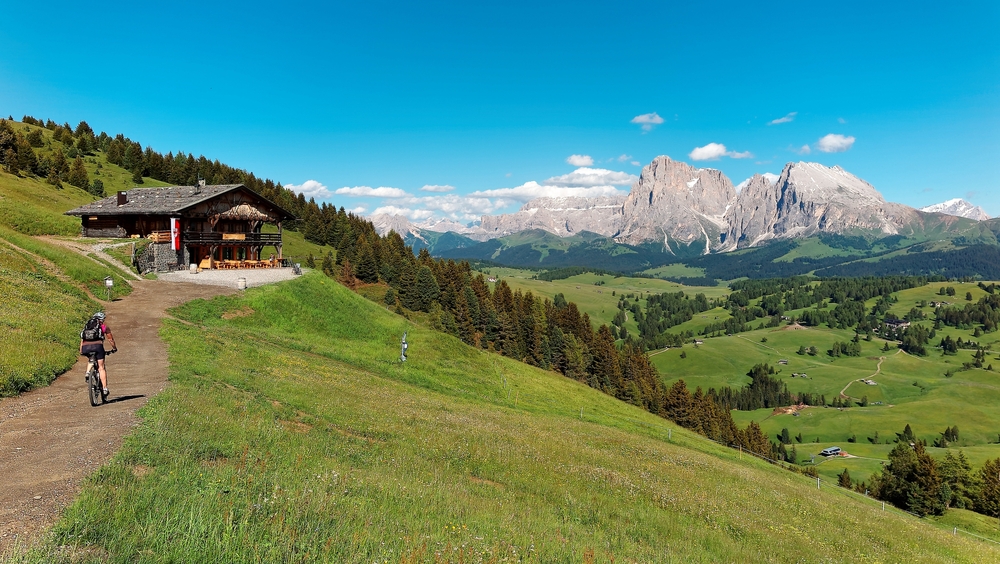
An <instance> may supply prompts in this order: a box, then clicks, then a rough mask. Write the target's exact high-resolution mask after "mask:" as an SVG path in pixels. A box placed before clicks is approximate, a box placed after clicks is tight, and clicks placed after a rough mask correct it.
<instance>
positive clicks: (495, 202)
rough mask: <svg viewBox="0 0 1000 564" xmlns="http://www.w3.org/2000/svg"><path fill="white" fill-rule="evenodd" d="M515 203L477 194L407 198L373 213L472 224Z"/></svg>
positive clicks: (417, 219) (415, 219)
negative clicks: (451, 220) (433, 218)
mask: <svg viewBox="0 0 1000 564" xmlns="http://www.w3.org/2000/svg"><path fill="white" fill-rule="evenodd" d="M514 203H515V202H514V201H513V200H510V199H503V198H496V199H490V198H485V197H481V196H476V195H470V196H460V195H458V194H446V195H442V196H407V197H405V198H399V199H396V200H394V201H393V203H392V204H390V205H385V206H380V207H378V208H376V209H375V211H373V212H372V214H373V215H374V214H379V213H385V214H390V215H403V216H406V217H408V218H410V219H411V220H413V221H423V220H425V219H428V218H432V217H446V218H450V219H454V220H456V221H472V220H476V219H479V218H480V217H481V216H482V215H483V214H493V213H497V212H498V211H501V210H503V209H504V208H507V207H510V206H511V205H513V204H514Z"/></svg>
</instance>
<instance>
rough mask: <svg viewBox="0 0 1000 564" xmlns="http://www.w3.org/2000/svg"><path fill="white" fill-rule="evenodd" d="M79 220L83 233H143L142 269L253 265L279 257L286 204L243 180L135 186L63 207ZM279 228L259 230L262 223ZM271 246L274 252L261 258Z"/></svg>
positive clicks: (288, 217) (138, 235)
mask: <svg viewBox="0 0 1000 564" xmlns="http://www.w3.org/2000/svg"><path fill="white" fill-rule="evenodd" d="M66 215H75V216H79V217H80V218H81V220H82V225H81V234H82V235H83V236H84V237H115V238H136V239H138V238H145V239H149V240H150V241H151V243H150V245H149V246H148V247H147V249H146V251H145V252H144V254H143V256H142V257H139V258H138V259H137V260H138V262H139V263H140V264H144V265H145V268H140V270H143V271H151V270H158V271H163V270H173V269H178V268H182V269H183V268H187V267H188V265H189V264H197V265H198V266H199V267H200V268H257V267H261V266H278V265H279V264H280V263H281V261H282V258H283V257H282V254H281V246H282V243H281V235H282V222H284V221H290V220H294V219H295V216H293V215H292V214H291V213H289V212H288V211H287V210H284V209H282V208H281V207H280V206H278V205H277V204H275V203H274V202H271V201H269V200H267V199H266V198H264V197H263V196H261V195H260V194H257V193H256V192H254V191H253V190H250V189H249V188H247V187H246V186H244V185H242V184H222V185H211V186H207V185H205V183H204V182H201V183H199V185H198V186H170V187H165V188H133V189H132V190H127V191H122V192H118V194H117V195H115V196H112V197H110V198H104V199H103V200H98V201H96V202H92V203H90V204H87V205H85V206H80V207H78V208H76V209H74V210H70V211H68V212H66ZM268 223H270V224H273V225H275V226H276V227H277V233H263V232H262V229H263V227H264V225H265V224H268ZM266 247H273V248H274V251H275V254H276V255H277V256H276V257H275V256H274V255H272V256H271V257H269V259H268V260H266V261H265V260H262V257H263V255H264V249H265V248H266Z"/></svg>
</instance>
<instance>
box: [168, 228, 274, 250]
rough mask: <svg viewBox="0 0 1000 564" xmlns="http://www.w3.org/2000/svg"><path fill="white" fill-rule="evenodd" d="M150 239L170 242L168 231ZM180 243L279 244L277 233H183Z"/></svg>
mask: <svg viewBox="0 0 1000 564" xmlns="http://www.w3.org/2000/svg"><path fill="white" fill-rule="evenodd" d="M149 238H150V239H152V240H153V241H159V240H161V239H162V241H163V242H169V241H170V232H169V231H154V232H153V233H150V236H149ZM181 243H182V244H185V245H237V246H239V245H274V244H276V243H281V234H279V233H215V232H207V233H202V232H189V231H186V232H183V233H181Z"/></svg>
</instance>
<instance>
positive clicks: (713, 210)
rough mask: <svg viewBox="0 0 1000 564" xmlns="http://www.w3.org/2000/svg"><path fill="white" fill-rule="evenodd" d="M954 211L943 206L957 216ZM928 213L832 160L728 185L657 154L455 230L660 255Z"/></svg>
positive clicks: (853, 229) (864, 230)
mask: <svg viewBox="0 0 1000 564" xmlns="http://www.w3.org/2000/svg"><path fill="white" fill-rule="evenodd" d="M952 203H954V201H952V202H946V203H945V204H952ZM963 203H965V204H967V202H963ZM964 209H965V208H961V207H959V208H955V209H953V210H952V211H953V213H954V214H955V215H958V213H957V211H962V210H964ZM977 209H978V208H977ZM935 211H937V210H935ZM979 211H981V209H980V210H979ZM942 213H947V212H942ZM984 215H985V214H984ZM934 218H941V216H938V215H928V213H927V212H925V211H918V210H916V209H914V208H911V207H909V206H906V205H903V204H897V203H893V202H887V201H885V199H884V198H883V197H882V195H881V194H880V193H879V192H878V191H877V190H876V189H875V188H874V187H873V186H872V185H871V184H869V183H868V182H866V181H864V180H862V179H860V178H858V177H857V176H855V175H853V174H851V173H850V172H847V171H846V170H844V169H843V168H841V167H839V166H834V167H826V166H824V165H821V164H818V163H808V162H797V163H788V164H786V165H785V167H784V168H783V169H782V172H781V174H780V175H774V174H763V175H754V176H753V177H751V178H749V179H747V180H745V181H743V182H741V183H740V184H739V186H738V187H736V186H734V185H733V183H732V181H731V180H730V179H729V178H728V177H726V176H725V174H723V173H722V172H721V171H719V170H716V169H711V168H695V167H693V166H691V165H689V164H687V163H684V162H680V161H674V160H672V159H671V158H670V157H667V156H660V157H657V158H655V159H653V161H652V162H651V163H650V164H648V165H646V166H645V167H644V168H643V170H642V173H641V175H640V177H639V180H638V181H637V182H636V183H635V184H634V185H633V186H632V188H631V190H630V192H629V194H628V195H627V196H625V197H624V198H616V197H610V198H609V197H602V198H581V197H576V198H536V199H534V200H531V201H529V202H528V203H526V204H525V205H524V206H522V207H521V209H520V210H518V211H517V212H515V213H511V214H500V215H495V216H489V215H485V216H483V217H482V221H481V224H480V225H478V226H475V225H469V226H461V229H462V230H461V231H458V232H459V233H461V234H462V235H464V236H465V237H468V238H470V239H473V240H476V241H487V240H492V239H497V238H500V237H505V236H509V235H512V234H515V233H520V232H523V231H528V230H533V229H541V230H544V231H547V232H549V233H552V234H555V235H557V236H560V237H569V236H573V235H576V234H578V233H583V232H592V233H596V234H598V235H603V236H605V237H609V238H613V239H614V240H615V241H616V242H617V243H622V244H627V245H633V246H634V245H647V246H648V245H650V244H653V245H659V246H660V247H661V249H662V251H664V252H666V253H668V254H677V255H678V256H682V255H683V256H691V255H693V254H709V253H711V252H726V251H732V250H736V249H740V248H747V247H754V246H758V245H762V244H765V243H767V242H769V241H772V240H780V239H798V238H803V237H809V236H811V235H816V234H820V233H831V234H854V235H857V234H869V235H870V236H874V237H876V238H877V237H883V236H890V235H907V234H912V233H916V232H920V231H922V230H924V229H925V226H926V225H927V224H928V223H937V224H941V225H948V222H947V221H945V222H943V223H942V222H941V219H934ZM373 222H374V223H376V228H377V229H379V230H380V232H388V230H389V228H393V229H396V231H397V232H400V233H402V231H400V229H406V230H408V231H407V232H410V233H412V234H413V237H414V238H416V239H422V238H423V236H422V235H421V233H423V232H425V231H427V230H434V231H439V230H441V228H442V227H446V224H438V226H437V228H436V229H431V226H430V225H426V224H425V225H420V224H416V225H415V224H412V223H409V222H408V221H405V218H403V220H402V221H401V220H399V219H396V220H391V221H390V220H387V219H382V218H378V221H376V218H374V217H373ZM451 223H454V222H451ZM455 225H458V224H455ZM393 226H394V227H393Z"/></svg>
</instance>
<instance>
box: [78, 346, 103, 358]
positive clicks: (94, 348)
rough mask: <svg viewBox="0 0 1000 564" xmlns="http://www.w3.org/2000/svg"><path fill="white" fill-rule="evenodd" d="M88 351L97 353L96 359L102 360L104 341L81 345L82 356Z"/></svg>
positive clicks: (88, 352)
mask: <svg viewBox="0 0 1000 564" xmlns="http://www.w3.org/2000/svg"><path fill="white" fill-rule="evenodd" d="M90 353H97V360H104V357H105V354H104V343H94V344H93V345H83V352H81V353H80V354H82V355H83V356H88V355H89V354H90Z"/></svg>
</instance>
